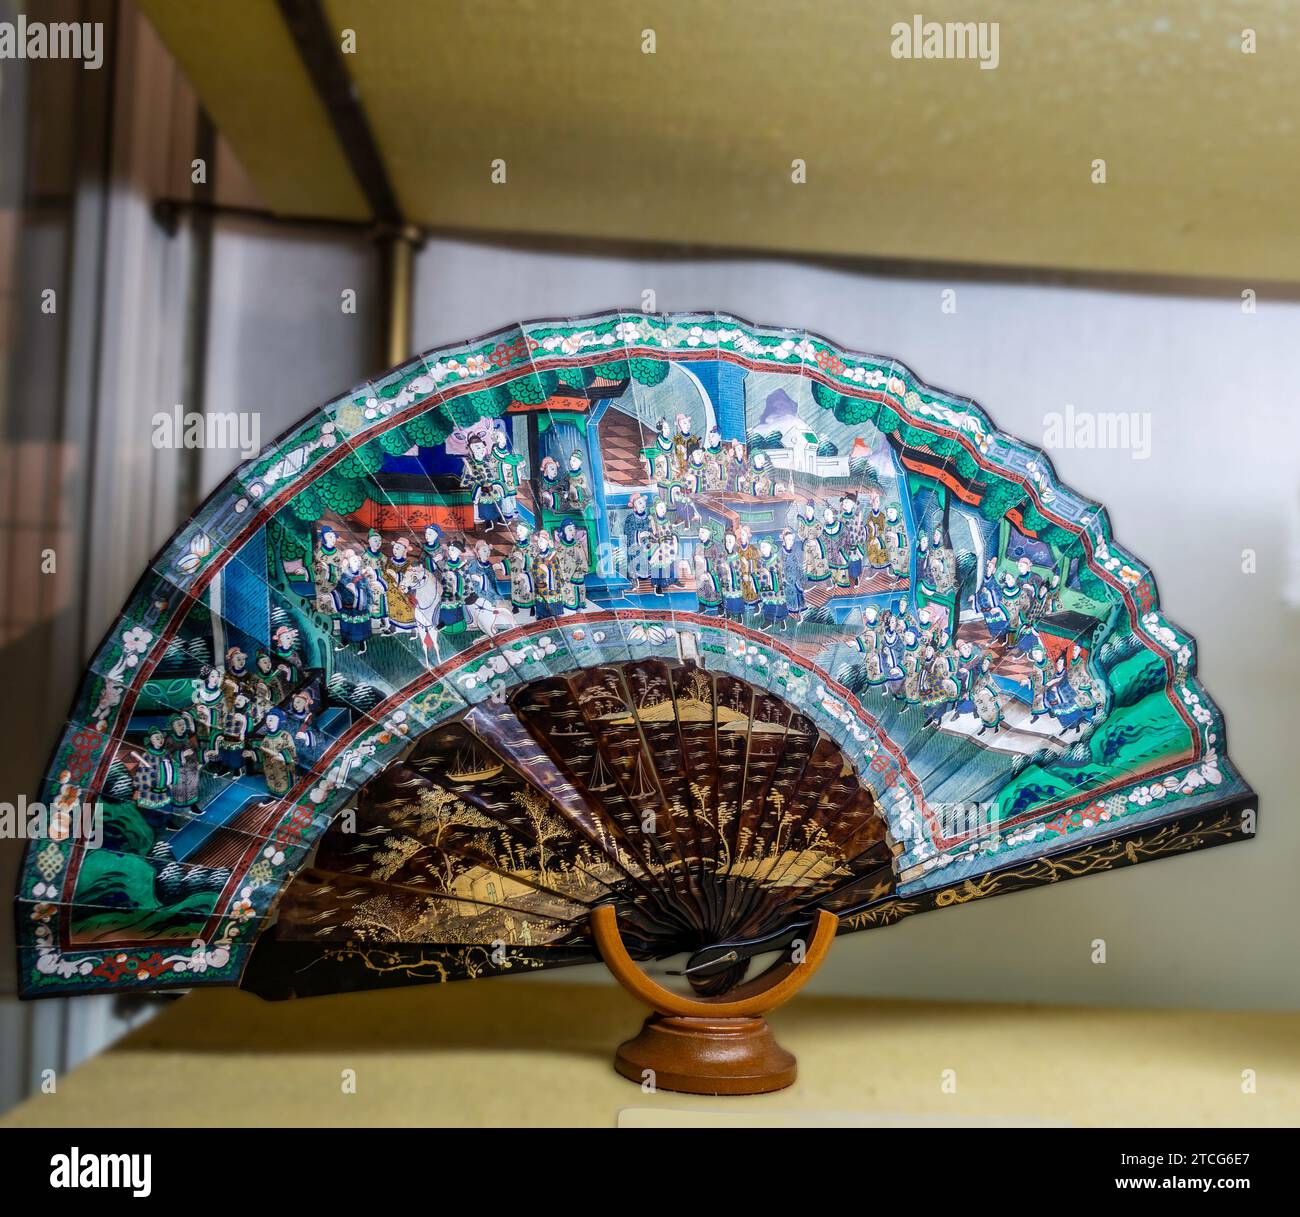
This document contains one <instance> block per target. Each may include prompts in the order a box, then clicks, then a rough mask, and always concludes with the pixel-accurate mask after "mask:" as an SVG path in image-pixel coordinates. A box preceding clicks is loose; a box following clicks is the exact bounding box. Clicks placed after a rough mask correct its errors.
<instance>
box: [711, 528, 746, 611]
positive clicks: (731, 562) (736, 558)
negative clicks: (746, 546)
mask: <svg viewBox="0 0 1300 1217" xmlns="http://www.w3.org/2000/svg"><path fill="white" fill-rule="evenodd" d="M718 578H719V582H720V583H721V585H722V606H723V609H724V610H725V611H726V614H727V616H728V617H731V618H732V619H734V620H736V621H739V620H741V618H743V617H744V615H745V560H744V559H743V558H742V557H741V556H740V547H739V545H738V544H737V541H736V534H735V533H734V532H732V531H731V529H727V532H726V535H725V536H724V537H723V538H722V552H721V554H720V555H719V556H718Z"/></svg>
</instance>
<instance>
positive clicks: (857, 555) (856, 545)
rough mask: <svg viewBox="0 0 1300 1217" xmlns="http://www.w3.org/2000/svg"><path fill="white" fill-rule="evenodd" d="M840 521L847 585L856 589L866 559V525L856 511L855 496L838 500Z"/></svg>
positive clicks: (846, 496) (847, 495)
mask: <svg viewBox="0 0 1300 1217" xmlns="http://www.w3.org/2000/svg"><path fill="white" fill-rule="evenodd" d="M840 521H841V528H842V530H843V533H844V541H843V548H844V556H845V559H846V561H847V562H848V567H849V585H850V586H851V587H856V586H857V584H858V581H859V580H860V579H861V578H862V567H863V564H864V563H865V562H866V559H867V523H866V521H865V520H864V519H863V518H862V513H861V512H860V511H859V510H858V499H857V496H856V495H852V494H846V495H844V496H843V497H842V498H841V499H840Z"/></svg>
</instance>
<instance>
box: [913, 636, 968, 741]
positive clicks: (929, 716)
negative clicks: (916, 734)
mask: <svg viewBox="0 0 1300 1217" xmlns="http://www.w3.org/2000/svg"><path fill="white" fill-rule="evenodd" d="M925 651H926V667H925V681H924V686H925V687H924V696H923V699H922V700H923V701H924V703H925V722H926V725H933V726H936V727H937V726H938V725H939V723H940V722H941V721H942V720H943V716H944V714H945V713H946V712H947V710H948V709H950V708H951V707H952V706H953V705H955V704H956V702H957V698H958V696H959V693H960V690H959V689H958V687H957V679H956V675H955V666H956V665H955V664H954V663H953V656H952V655H951V653H950V652H949V650H948V647H947V645H946V642H945V641H944V640H942V639H941V642H940V645H939V646H928V647H926V649H925Z"/></svg>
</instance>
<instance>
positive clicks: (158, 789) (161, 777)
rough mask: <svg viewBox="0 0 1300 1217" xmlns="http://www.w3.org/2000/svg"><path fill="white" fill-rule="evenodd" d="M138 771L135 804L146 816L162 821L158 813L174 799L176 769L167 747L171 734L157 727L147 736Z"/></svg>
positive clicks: (137, 759) (138, 754)
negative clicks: (166, 733)
mask: <svg viewBox="0 0 1300 1217" xmlns="http://www.w3.org/2000/svg"><path fill="white" fill-rule="evenodd" d="M135 763H136V767H135V773H134V774H133V775H132V780H133V786H134V794H135V805H136V806H137V807H138V808H139V809H140V810H141V811H142V812H144V813H145V819H146V820H149V821H150V823H152V824H157V823H158V815H157V813H158V812H160V811H164V810H166V808H167V806H168V804H169V803H170V802H171V787H172V783H173V781H174V780H175V776H176V769H175V765H174V764H173V763H172V757H171V752H170V751H169V749H168V747H167V736H166V735H165V734H164V733H163V731H162V729H161V728H160V727H155V728H153V730H151V731H150V732H149V733H148V734H147V735H146V736H145V737H144V748H143V749H142V750H137V751H136V754H135Z"/></svg>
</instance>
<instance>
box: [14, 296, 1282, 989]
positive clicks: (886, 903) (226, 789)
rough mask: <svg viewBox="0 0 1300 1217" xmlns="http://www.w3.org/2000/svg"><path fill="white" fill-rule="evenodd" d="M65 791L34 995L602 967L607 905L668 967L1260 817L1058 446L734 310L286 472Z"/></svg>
mask: <svg viewBox="0 0 1300 1217" xmlns="http://www.w3.org/2000/svg"><path fill="white" fill-rule="evenodd" d="M41 798H42V799H43V800H44V801H45V802H46V803H47V804H49V805H50V806H51V808H52V809H53V816H52V826H53V831H52V833H51V836H50V839H48V840H41V841H37V842H35V843H34V844H33V846H32V848H31V849H30V850H29V853H28V857H27V861H26V864H25V867H24V870H23V873H22V876H21V878H20V887H19V892H18V900H19V918H18V923H19V934H20V944H19V945H20V967H21V985H22V990H23V992H24V993H25V994H26V995H28V996H40V995H44V994H66V993H80V992H90V991H95V990H99V989H122V988H130V987H152V988H162V987H168V986H178V987H188V986H192V985H195V984H202V983H215V984H238V983H243V984H245V985H246V986H248V987H251V988H254V989H256V990H257V991H258V992H261V993H264V994H266V995H268V996H286V995H291V994H295V993H310V992H328V991H332V990H338V989H347V988H356V987H367V986H377V985H386V984H401V983H412V982H419V981H425V980H447V979H455V978H460V977H471V976H482V975H493V974H499V973H502V972H504V973H507V974H508V973H510V972H511V971H521V970H527V969H531V968H537V967H546V966H556V965H560V964H567V963H580V962H585V961H589V960H592V959H594V958H595V957H596V954H595V949H594V946H593V943H592V940H591V938H590V936H589V933H588V914H589V911H590V909H591V908H592V907H593V906H595V905H597V904H602V903H611V902H612V903H614V904H615V905H616V906H617V908H618V912H619V922H620V926H621V927H622V929H623V932H624V936H625V938H626V940H627V942H628V944H629V946H630V948H631V949H632V950H633V952H634V954H638V955H639V956H640V957H642V958H651V957H666V956H669V955H672V954H675V953H678V952H682V951H688V952H689V951H696V950H700V949H702V948H705V947H710V946H712V945H714V944H718V943H724V944H725V943H746V942H753V941H756V940H757V941H764V940H767V939H769V938H770V937H771V936H773V935H777V934H779V933H781V932H783V931H785V930H787V929H788V928H789V927H791V926H793V925H798V924H805V923H806V921H807V919H808V918H809V917H810V916H811V914H812V913H813V912H814V911H815V910H816V909H818V908H826V909H829V910H831V911H833V912H836V913H837V914H839V915H840V917H841V927H842V929H844V930H854V929H864V928H870V927H873V926H879V925H887V924H890V923H892V922H893V921H896V920H898V919H899V918H900V917H902V916H906V915H909V914H911V913H915V912H919V911H922V910H925V909H930V908H935V907H942V906H945V905H948V904H954V903H961V902H964V901H967V900H970V899H976V898H980V897H983V896H987V895H993V894H995V893H998V892H1005V891H1013V890H1016V889H1017V888H1021V887H1026V886H1031V885H1033V884H1037V883H1047V882H1055V881H1057V880H1059V879H1061V878H1068V877H1073V876H1075V875H1083V874H1089V873H1093V872H1095V871H1099V870H1105V869H1109V868H1111V867H1115V866H1121V865H1126V864H1129V863H1133V862H1138V861H1144V860H1146V859H1148V858H1154V857H1160V856H1164V855H1167V854H1171V853H1177V852H1181V851H1186V850H1191V849H1197V848H1201V847H1204V846H1207V845H1214V844H1219V843H1222V842H1226V841H1231V840H1235V839H1238V838H1241V837H1244V836H1248V835H1249V834H1250V833H1251V832H1253V829H1254V816H1255V809H1256V803H1255V798H1254V795H1253V793H1252V792H1251V790H1250V788H1249V787H1248V786H1247V785H1246V783H1245V782H1244V781H1243V780H1242V779H1241V777H1240V776H1239V775H1238V774H1237V773H1236V771H1235V770H1234V768H1233V767H1232V765H1231V763H1230V762H1229V760H1228V757H1227V753H1226V741H1225V735H1224V726H1223V722H1222V718H1221V716H1220V714H1219V712H1218V710H1217V709H1216V708H1215V706H1214V705H1213V703H1212V702H1211V701H1210V699H1209V697H1208V696H1207V695H1206V693H1205V691H1204V690H1203V689H1202V688H1201V686H1200V684H1199V683H1198V681H1197V679H1196V654H1195V648H1194V645H1193V643H1192V641H1191V639H1189V638H1188V637H1187V636H1186V635H1184V634H1183V633H1182V632H1181V631H1180V630H1178V629H1177V628H1176V627H1175V626H1173V625H1171V624H1170V623H1169V622H1168V621H1167V620H1166V619H1165V617H1164V616H1163V614H1162V613H1161V611H1160V607H1159V604H1158V600H1157V596H1156V590H1155V583H1154V580H1153V578H1152V576H1151V574H1150V572H1149V571H1148V570H1147V569H1146V568H1145V567H1144V566H1143V565H1142V564H1141V563H1140V562H1138V561H1137V560H1136V559H1135V558H1133V557H1132V556H1131V555H1129V554H1128V553H1126V552H1125V551H1123V550H1122V549H1121V548H1120V547H1119V545H1118V544H1117V543H1116V542H1115V541H1114V539H1113V538H1112V537H1111V535H1110V526H1109V522H1108V520H1107V517H1106V515H1105V513H1104V511H1103V510H1102V509H1101V508H1100V507H1099V506H1098V505H1097V504H1095V503H1093V502H1090V501H1088V500H1086V499H1084V498H1081V497H1080V496H1078V495H1076V494H1074V493H1072V492H1071V491H1069V490H1067V489H1066V488H1064V487H1062V486H1061V485H1060V484H1059V483H1058V482H1057V480H1056V478H1055V475H1054V472H1053V470H1052V467H1051V464H1050V462H1049V461H1048V460H1047V459H1046V457H1045V456H1044V455H1043V454H1042V453H1041V452H1039V451H1038V450H1036V449H1034V448H1032V447H1030V446H1028V445H1026V444H1023V443H1021V442H1019V441H1017V440H1015V439H1012V438H1010V437H1009V436H1007V435H1005V434H1003V433H1001V432H999V431H997V430H996V429H995V428H994V427H993V425H992V423H991V422H990V421H989V419H988V418H987V416H986V415H985V414H984V413H983V411H982V410H980V409H979V408H978V407H977V406H975V405H974V404H973V403H971V402H969V401H967V400H965V399H962V398H959V397H954V396H952V395H950V394H947V393H943V392H940V391H937V390H934V389H931V388H929V387H927V386H925V385H924V384H922V383H921V382H920V381H918V380H917V379H916V378H915V377H914V376H913V375H912V374H911V373H910V372H909V371H908V370H907V369H906V368H904V367H903V366H902V365H900V364H898V363H896V362H894V361H891V360H887V359H885V360H882V359H879V358H875V357H872V356H867V355H859V354H854V353H851V352H846V351H843V350H840V349H839V348H837V347H835V346H833V345H832V344H830V343H829V342H827V341H825V340H824V339H821V338H819V337H817V336H815V335H811V334H806V333H803V332H801V331H790V330H780V329H775V330H774V329H766V328H763V327H759V326H753V325H750V324H749V323H746V322H743V321H740V320H738V319H736V318H733V317H727V316H720V315H713V314H698V315H666V316H647V315H642V314H607V315H603V316H598V317H591V318H586V319H582V320H580V321H565V322H538V323H532V324H527V325H523V326H515V327H511V328H509V329H507V330H504V331H501V332H500V333H497V334H492V335H488V336H485V337H482V338H479V339H474V340H471V341H468V342H465V343H462V344H459V345H457V346H455V347H451V348H446V349H442V350H438V351H435V352H432V353H430V354H428V355H427V356H424V357H423V358H421V359H418V360H415V361H413V362H412V363H410V364H407V365H405V366H403V367H401V368H398V369H396V370H395V371H393V372H392V373H390V374H388V375H386V376H384V377H382V378H380V379H379V380H377V381H375V382H374V383H371V384H366V385H362V386H360V387H358V388H357V389H356V390H355V391H354V392H352V393H350V394H348V395H346V396H345V397H343V398H340V399H339V400H337V401H335V402H332V403H330V404H328V405H327V406H325V407H324V408H322V409H321V410H319V411H317V412H316V413H314V414H313V415H311V416H310V417H309V418H307V419H306V420H305V421H304V422H303V423H302V424H300V425H299V426H298V427H296V428H294V429H293V430H291V431H290V432H288V433H287V434H285V435H284V436H282V437H280V439H279V440H278V441H276V443H275V444H273V445H272V446H271V448H269V449H268V450H267V451H265V452H263V453H262V454H261V455H260V456H259V457H258V458H257V459H255V460H254V461H251V462H250V463H249V464H247V465H246V466H244V467H243V468H241V469H240V470H239V471H238V472H237V473H236V474H235V475H234V476H233V477H232V478H231V479H230V480H229V482H228V483H227V484H226V485H225V486H223V487H222V488H221V489H220V490H219V491H218V492H217V493H216V494H215V495H214V496H213V497H212V498H211V499H210V500H209V501H208V502H207V503H206V504H205V505H204V507H203V508H202V509H200V511H199V512H198V513H197V514H196V515H195V517H194V518H193V519H192V520H191V521H190V522H189V523H187V524H186V525H185V526H184V527H183V528H182V529H181V531H180V532H179V533H177V535H176V537H175V538H174V539H173V540H172V541H171V542H170V543H169V544H168V546H167V547H166V548H165V549H164V550H163V551H162V553H160V554H159V555H158V557H157V558H156V560H155V561H154V562H153V563H152V565H151V568H150V570H149V571H147V572H146V574H145V576H144V578H143V579H142V580H141V582H140V584H139V586H138V588H137V590H136V593H135V595H134V596H133V598H132V601H131V603H130V604H129V605H128V606H127V608H126V611H125V612H124V614H123V616H122V617H121V619H120V620H119V621H118V622H117V623H116V624H115V626H114V627H113V629H112V630H111V631H110V633H109V635H108V637H107V639H106V640H105V642H104V644H103V645H102V647H101V648H100V650H99V652H98V653H97V654H96V655H95V657H94V659H93V660H92V662H91V665H90V669H89V671H88V672H87V674H86V678H85V681H84V683H83V686H82V689H81V692H80V694H79V696H78V699H77V703H76V705H75V706H74V708H73V712H72V716H71V719H70V721H69V723H68V726H67V728H66V730H65V732H64V734H63V736H62V738H61V740H60V741H59V743H58V746H57V747H56V749H55V753H54V756H53V758H52V760H51V763H50V766H49V772H48V775H47V778H46V782H45V786H44V789H43V791H42V792H41ZM87 807H89V808H92V809H95V810H97V811H98V812H99V813H100V818H99V820H97V821H92V820H90V819H88V818H87V817H86V816H84V815H82V814H80V813H81V812H82V810H83V809H85V808H87ZM91 822H94V823H98V824H100V825H102V829H103V832H102V840H90V841H88V840H87V839H86V838H85V835H84V834H83V833H82V832H80V831H79V829H80V828H81V827H82V826H83V825H84V824H86V823H91ZM743 975H744V966H743V963H742V964H740V965H737V966H736V967H735V968H733V969H731V970H730V971H724V972H718V971H716V970H715V971H713V972H711V973H710V974H709V978H708V979H707V980H697V982H696V983H697V987H699V988H701V989H702V990H703V991H708V992H721V991H725V990H726V988H728V987H729V986H731V985H733V984H735V983H737V982H738V981H739V980H740V979H741V978H742V977H743Z"/></svg>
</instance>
